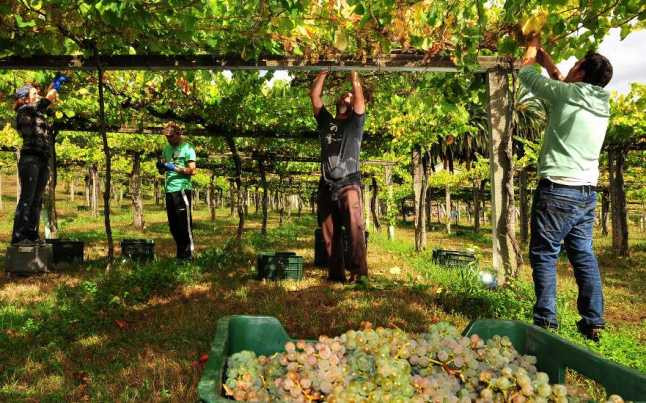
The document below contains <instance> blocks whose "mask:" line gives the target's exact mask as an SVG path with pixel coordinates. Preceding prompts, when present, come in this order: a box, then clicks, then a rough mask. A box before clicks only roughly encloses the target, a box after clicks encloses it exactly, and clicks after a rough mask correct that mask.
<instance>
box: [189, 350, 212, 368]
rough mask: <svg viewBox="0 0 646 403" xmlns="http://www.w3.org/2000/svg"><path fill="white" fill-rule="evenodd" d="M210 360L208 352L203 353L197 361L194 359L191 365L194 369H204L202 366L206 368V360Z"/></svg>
mask: <svg viewBox="0 0 646 403" xmlns="http://www.w3.org/2000/svg"><path fill="white" fill-rule="evenodd" d="M208 360H209V355H208V354H202V355H201V356H200V358H198V360H197V361H193V362H192V363H191V367H193V368H194V369H198V368H199V369H202V368H204V364H206V362H207V361H208Z"/></svg>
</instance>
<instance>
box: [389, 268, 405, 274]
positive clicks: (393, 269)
mask: <svg viewBox="0 0 646 403" xmlns="http://www.w3.org/2000/svg"><path fill="white" fill-rule="evenodd" d="M401 272H402V269H400V268H399V267H397V266H395V267H391V268H390V274H395V275H397V274H400V273H401Z"/></svg>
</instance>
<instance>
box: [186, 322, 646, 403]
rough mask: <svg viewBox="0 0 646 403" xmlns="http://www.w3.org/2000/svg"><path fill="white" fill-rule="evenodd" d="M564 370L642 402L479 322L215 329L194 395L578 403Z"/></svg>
mask: <svg viewBox="0 0 646 403" xmlns="http://www.w3.org/2000/svg"><path fill="white" fill-rule="evenodd" d="M566 368H570V369H573V370H575V371H577V372H579V373H580V374H582V375H584V376H586V377H588V378H590V379H593V380H595V381H597V382H599V383H600V384H602V385H603V386H604V387H605V388H606V391H607V392H608V394H609V395H612V396H611V399H617V400H614V401H621V400H620V399H619V397H618V396H616V395H621V396H622V397H623V398H624V399H632V400H641V399H642V398H643V397H644V396H646V377H645V376H644V375H643V374H641V373H639V372H637V371H635V370H632V369H629V368H626V367H623V366H621V365H618V364H615V363H612V362H609V361H607V360H604V359H603V358H601V357H600V356H599V355H597V354H595V353H591V352H589V351H586V350H584V349H582V348H580V347H578V346H576V345H574V344H572V343H569V342H567V341H566V340H564V339H562V338H560V337H558V336H555V335H553V334H551V333H549V332H547V331H545V330H543V329H541V328H538V327H536V326H531V325H528V324H526V323H522V322H518V321H502V320H477V321H475V322H472V323H471V324H470V325H469V326H468V327H467V329H466V330H465V331H464V332H459V331H458V330H457V329H456V328H455V327H453V326H451V325H449V324H447V323H437V324H433V325H431V326H429V327H428V330H427V331H426V332H424V333H406V332H404V331H402V330H400V329H387V328H376V329H373V328H372V327H370V326H365V327H364V328H363V329H361V330H350V331H348V332H346V333H344V334H342V335H340V336H338V337H327V336H321V337H320V338H319V339H318V340H295V339H291V338H290V337H289V336H288V335H287V332H286V331H285V329H284V328H283V327H282V325H281V324H280V322H279V321H278V320H277V319H276V318H274V317H266V316H241V315H236V316H227V317H224V318H221V319H220V320H219V321H218V326H217V331H216V336H215V338H214V340H213V344H212V346H211V351H210V353H209V360H208V362H207V364H206V366H205V369H204V373H203V374H202V379H201V380H200V383H199V386H198V391H199V397H200V399H201V401H203V402H209V403H213V402H225V401H230V400H238V401H259V402H271V401H275V402H279V401H295V402H299V401H303V402H310V401H313V402H348V401H355V402H402V403H403V402H428V401H455V402H470V401H476V400H478V399H481V400H482V401H491V400H492V399H493V400H495V401H498V400H501V401H507V400H509V401H512V400H513V399H512V398H513V397H517V399H516V400H513V401H530V400H531V401H537V402H538V401H548V400H549V401H556V402H567V401H577V396H576V395H572V394H571V393H573V392H571V391H570V390H569V389H567V388H566V387H565V386H564V385H563V383H564V381H565V379H564V378H565V370H566Z"/></svg>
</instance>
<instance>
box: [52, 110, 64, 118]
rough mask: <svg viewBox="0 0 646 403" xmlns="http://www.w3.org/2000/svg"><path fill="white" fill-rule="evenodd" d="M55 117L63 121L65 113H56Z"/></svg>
mask: <svg viewBox="0 0 646 403" xmlns="http://www.w3.org/2000/svg"><path fill="white" fill-rule="evenodd" d="M54 115H56V119H62V118H63V112H61V111H56V113H55V114H54Z"/></svg>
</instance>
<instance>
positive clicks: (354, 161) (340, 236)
mask: <svg viewBox="0 0 646 403" xmlns="http://www.w3.org/2000/svg"><path fill="white" fill-rule="evenodd" d="M326 76H327V72H325V71H324V72H321V73H320V74H319V75H318V76H317V77H316V79H315V80H314V83H313V84H312V88H311V90H310V98H311V100H312V107H313V109H314V116H315V117H316V123H317V126H318V131H319V136H320V141H321V180H320V182H319V192H318V203H317V204H318V217H319V224H320V226H321V231H322V233H323V240H324V242H325V249H326V252H327V256H328V279H329V280H330V281H340V282H345V280H346V277H345V269H346V268H348V269H349V271H350V281H355V280H358V279H359V278H361V277H363V276H367V275H368V265H367V263H366V240H365V228H364V223H363V207H362V196H361V175H360V172H359V167H360V164H359V153H360V151H361V140H362V138H363V124H364V121H365V100H364V96H363V89H362V87H361V82H360V81H359V76H358V74H357V73H356V72H354V71H353V72H352V74H351V76H350V78H351V81H352V92H347V93H345V94H343V95H342V96H341V97H340V98H339V99H338V101H337V103H336V117H332V114H330V112H328V110H327V109H326V108H325V106H324V105H323V100H322V98H321V94H322V92H323V82H324V81H325V77H326ZM343 227H345V232H346V235H345V237H344V233H343V229H342V228H343ZM344 238H347V239H348V241H347V242H348V243H349V248H348V252H347V253H345V252H344V249H345V248H344Z"/></svg>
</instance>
